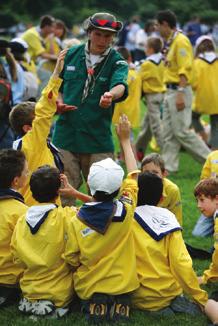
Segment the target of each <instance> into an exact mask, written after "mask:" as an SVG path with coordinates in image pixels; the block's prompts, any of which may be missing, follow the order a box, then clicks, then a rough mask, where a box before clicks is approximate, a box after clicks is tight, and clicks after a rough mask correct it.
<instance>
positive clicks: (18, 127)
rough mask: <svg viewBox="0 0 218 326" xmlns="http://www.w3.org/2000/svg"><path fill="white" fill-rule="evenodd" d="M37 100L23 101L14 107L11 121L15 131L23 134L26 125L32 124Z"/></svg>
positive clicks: (10, 117) (10, 115)
mask: <svg viewBox="0 0 218 326" xmlns="http://www.w3.org/2000/svg"><path fill="white" fill-rule="evenodd" d="M35 105H36V103H35V102H22V103H19V104H17V105H15V106H14V107H13V109H12V110H11V112H10V114H9V122H10V125H11V127H12V129H13V130H14V132H15V133H16V134H17V135H19V136H23V135H24V134H25V132H24V131H23V126H24V125H30V126H32V122H33V119H34V114H35Z"/></svg>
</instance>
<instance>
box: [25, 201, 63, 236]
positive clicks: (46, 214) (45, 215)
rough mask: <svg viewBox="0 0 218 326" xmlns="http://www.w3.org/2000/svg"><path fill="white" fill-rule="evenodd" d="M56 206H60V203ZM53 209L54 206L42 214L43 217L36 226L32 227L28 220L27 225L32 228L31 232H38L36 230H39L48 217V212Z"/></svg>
mask: <svg viewBox="0 0 218 326" xmlns="http://www.w3.org/2000/svg"><path fill="white" fill-rule="evenodd" d="M55 206H56V208H57V207H58V205H56V204H55ZM53 209H54V208H52V209H49V210H48V211H47V212H46V213H45V214H44V215H43V216H42V218H41V219H40V220H39V222H38V223H37V224H36V225H35V226H34V227H32V226H31V225H30V224H29V223H28V222H26V223H27V225H28V226H29V228H30V232H31V233H32V234H36V232H37V231H38V230H39V228H40V226H41V225H42V224H43V223H44V222H45V220H46V218H47V217H48V214H49V213H50V212H51V211H53Z"/></svg>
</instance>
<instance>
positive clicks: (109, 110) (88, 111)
mask: <svg viewBox="0 0 218 326" xmlns="http://www.w3.org/2000/svg"><path fill="white" fill-rule="evenodd" d="M84 25H85V30H86V31H87V34H88V41H87V43H86V44H82V45H78V46H74V47H72V48H70V50H69V51H68V53H67V55H66V58H65V64H64V69H63V73H62V78H63V84H62V88H61V93H62V95H63V102H64V103H65V104H69V105H75V106H77V110H74V111H69V112H65V113H64V114H62V115H61V116H60V117H59V119H58V121H57V123H56V127H55V131H54V137H53V142H54V144H55V145H56V146H57V147H58V148H59V149H60V151H61V153H62V155H63V162H64V165H65V173H66V175H67V176H68V178H69V181H70V183H71V184H72V185H73V186H74V187H75V188H77V189H78V188H79V186H80V185H81V183H82V175H83V177H84V178H85V180H86V178H87V175H88V172H89V167H90V166H91V164H92V163H93V162H97V161H100V160H102V159H104V158H106V157H113V151H114V145H113V140H112V134H111V120H112V115H113V104H114V103H115V102H119V101H123V100H124V99H125V98H126V97H127V95H128V94H127V93H128V92H127V83H126V80H127V74H128V65H127V63H126V62H125V61H124V60H123V58H122V57H121V56H120V54H119V53H118V52H116V51H115V50H114V49H113V48H112V47H111V45H112V42H113V38H114V36H115V35H116V33H117V32H119V31H120V30H121V29H122V23H121V22H119V21H116V18H115V17H114V16H113V15H111V14H108V13H96V14H94V15H93V16H91V17H89V18H88V19H87V20H86V21H85V24H84ZM81 174H82V175H81ZM63 203H64V204H68V205H69V204H72V200H70V199H69V200H67V199H65V200H63Z"/></svg>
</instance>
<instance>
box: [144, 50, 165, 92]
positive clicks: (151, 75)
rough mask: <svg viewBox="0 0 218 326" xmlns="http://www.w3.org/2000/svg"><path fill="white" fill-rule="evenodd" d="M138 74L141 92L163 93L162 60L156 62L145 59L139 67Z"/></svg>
mask: <svg viewBox="0 0 218 326" xmlns="http://www.w3.org/2000/svg"><path fill="white" fill-rule="evenodd" d="M151 57H152V56H151ZM139 74H140V76H141V79H142V90H143V93H145V94H146V93H163V92H165V91H166V87H165V84H164V64H163V61H162V60H159V61H157V62H155V61H152V60H148V59H147V60H145V61H144V62H143V64H142V65H141V67H140V70H139Z"/></svg>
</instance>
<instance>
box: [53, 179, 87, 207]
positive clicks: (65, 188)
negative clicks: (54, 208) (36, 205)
mask: <svg viewBox="0 0 218 326" xmlns="http://www.w3.org/2000/svg"><path fill="white" fill-rule="evenodd" d="M61 183H62V188H61V189H60V190H59V193H60V195H64V196H68V197H74V198H76V199H79V200H81V201H83V202H84V203H87V202H91V201H92V197H91V196H89V195H86V194H84V193H82V192H80V191H77V190H76V189H75V188H74V187H72V186H71V185H70V184H69V182H68V179H67V176H66V175H65V174H61Z"/></svg>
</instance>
